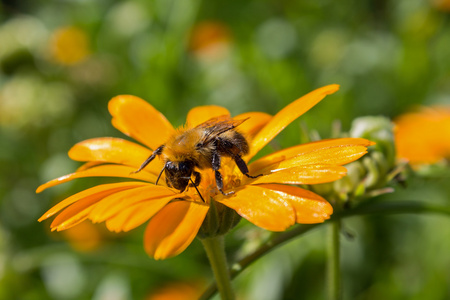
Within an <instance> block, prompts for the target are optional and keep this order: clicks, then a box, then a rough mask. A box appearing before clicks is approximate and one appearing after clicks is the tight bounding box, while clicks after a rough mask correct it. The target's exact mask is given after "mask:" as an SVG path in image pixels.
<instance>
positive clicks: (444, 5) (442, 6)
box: [431, 0, 450, 12]
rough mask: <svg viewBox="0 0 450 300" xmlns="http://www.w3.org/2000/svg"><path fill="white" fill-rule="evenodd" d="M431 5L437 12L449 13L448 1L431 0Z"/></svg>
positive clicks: (449, 2)
mask: <svg viewBox="0 0 450 300" xmlns="http://www.w3.org/2000/svg"><path fill="white" fill-rule="evenodd" d="M431 3H432V5H433V6H434V7H436V8H437V9H439V10H442V11H449V12H450V0H431Z"/></svg>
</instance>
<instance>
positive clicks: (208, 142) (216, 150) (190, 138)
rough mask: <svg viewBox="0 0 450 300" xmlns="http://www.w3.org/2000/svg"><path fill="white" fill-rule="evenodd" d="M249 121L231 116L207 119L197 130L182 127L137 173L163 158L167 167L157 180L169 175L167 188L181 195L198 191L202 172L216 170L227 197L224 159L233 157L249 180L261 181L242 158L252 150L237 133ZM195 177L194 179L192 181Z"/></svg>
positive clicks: (218, 184) (219, 186)
mask: <svg viewBox="0 0 450 300" xmlns="http://www.w3.org/2000/svg"><path fill="white" fill-rule="evenodd" d="M245 120H247V119H242V120H233V119H231V118H230V117H229V116H225V115H224V116H219V117H215V118H212V119H209V120H207V121H206V122H204V123H201V124H200V125H198V126H196V127H193V128H181V129H178V130H177V131H176V133H175V134H173V135H172V136H171V137H170V138H169V139H168V140H167V142H166V143H165V144H163V145H161V146H159V147H158V148H156V150H154V151H153V153H152V154H151V155H150V156H149V157H148V158H147V159H146V160H145V161H144V162H143V163H142V165H141V166H140V167H139V169H138V170H137V171H135V173H137V172H140V171H141V170H143V169H144V168H145V167H146V166H147V165H148V164H149V163H150V162H151V161H152V160H153V159H155V157H156V156H159V157H161V158H162V160H163V162H164V167H163V168H162V170H161V172H160V173H159V176H158V178H157V180H156V184H158V181H159V178H160V177H161V175H162V173H163V172H165V175H166V176H165V177H166V183H167V186H169V187H172V188H175V189H177V190H179V191H180V192H183V191H185V190H186V188H187V187H188V186H189V185H190V183H189V182H191V186H192V185H193V186H194V187H195V188H197V186H198V185H199V184H200V182H201V175H200V173H199V172H198V170H202V169H208V168H210V169H212V170H213V171H214V173H215V180H216V185H217V188H218V190H219V191H220V192H221V193H222V194H223V195H229V194H230V193H232V192H230V193H225V192H224V191H223V179H222V174H221V173H220V172H219V169H220V164H221V158H222V157H231V158H232V159H233V160H234V161H235V163H236V165H237V167H238V168H239V170H240V171H241V172H242V174H244V175H245V176H247V177H249V178H257V177H259V176H261V175H262V174H259V175H257V176H252V175H250V174H249V170H248V167H247V164H246V163H245V161H244V160H243V159H242V156H243V155H245V154H247V153H248V151H249V145H248V142H247V140H246V139H245V137H244V136H243V135H242V134H241V133H239V132H238V131H236V127H238V126H239V125H240V124H242V123H243V122H244V121H245ZM192 177H194V180H192Z"/></svg>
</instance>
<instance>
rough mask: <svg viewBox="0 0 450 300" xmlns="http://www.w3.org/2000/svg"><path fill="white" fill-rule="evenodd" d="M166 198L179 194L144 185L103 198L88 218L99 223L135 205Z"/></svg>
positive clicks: (166, 189)
mask: <svg viewBox="0 0 450 300" xmlns="http://www.w3.org/2000/svg"><path fill="white" fill-rule="evenodd" d="M168 196H174V197H180V194H179V193H176V192H174V191H173V190H171V189H170V188H168V187H163V186H156V185H153V184H146V185H145V186H142V187H139V188H135V189H132V190H126V191H122V192H119V193H115V194H112V195H110V196H108V197H105V198H104V199H102V201H100V202H99V203H97V205H95V208H94V209H93V210H92V212H91V213H90V214H89V218H90V219H91V220H92V221H93V222H94V223H100V222H103V221H105V220H107V219H109V218H112V217H113V216H115V215H116V214H118V213H120V212H121V211H123V210H125V209H127V208H128V207H130V206H133V205H135V204H136V203H139V202H142V201H147V200H154V199H158V198H165V197H168Z"/></svg>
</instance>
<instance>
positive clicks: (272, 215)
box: [216, 185, 295, 231]
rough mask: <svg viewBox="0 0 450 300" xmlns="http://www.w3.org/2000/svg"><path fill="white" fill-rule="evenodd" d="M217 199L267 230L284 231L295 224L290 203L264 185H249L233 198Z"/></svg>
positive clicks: (220, 196) (220, 197)
mask: <svg viewBox="0 0 450 300" xmlns="http://www.w3.org/2000/svg"><path fill="white" fill-rule="evenodd" d="M216 198H217V201H218V202H221V203H222V204H224V205H226V206H228V207H230V208H232V209H234V210H235V211H236V212H237V213H238V214H239V215H241V216H242V217H244V218H246V219H247V220H249V221H250V222H252V223H253V224H255V225H256V226H259V227H261V228H264V229H267V230H271V231H283V230H286V228H288V227H290V226H292V225H293V224H295V211H294V209H293V207H292V205H291V204H290V203H289V201H287V199H285V198H284V197H283V195H280V193H278V192H275V191H272V190H270V189H267V188H265V187H264V185H261V186H255V185H247V186H244V187H243V188H241V189H237V190H235V193H234V194H233V195H231V196H226V197H223V196H222V195H219V196H217V197H216Z"/></svg>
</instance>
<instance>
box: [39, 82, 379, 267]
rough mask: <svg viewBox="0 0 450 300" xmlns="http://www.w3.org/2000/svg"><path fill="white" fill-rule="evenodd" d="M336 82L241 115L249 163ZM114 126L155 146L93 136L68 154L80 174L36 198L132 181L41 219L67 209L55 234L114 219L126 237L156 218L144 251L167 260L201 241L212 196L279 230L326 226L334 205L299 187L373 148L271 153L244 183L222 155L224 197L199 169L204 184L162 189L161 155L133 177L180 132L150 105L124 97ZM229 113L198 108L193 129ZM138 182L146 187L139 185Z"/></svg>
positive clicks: (113, 106) (338, 142) (358, 142)
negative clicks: (66, 187) (88, 180)
mask: <svg viewBox="0 0 450 300" xmlns="http://www.w3.org/2000/svg"><path fill="white" fill-rule="evenodd" d="M338 88H339V86H338V85H329V86H325V87H322V88H319V89H317V90H315V91H313V92H311V93H309V94H307V95H305V96H303V97H301V98H299V99H297V100H296V101H294V102H292V103H291V104H289V105H288V106H286V107H285V108H284V109H282V110H281V111H280V112H279V113H278V114H276V115H274V116H271V115H268V114H266V113H262V112H249V113H244V114H241V115H238V116H236V117H234V119H247V118H248V120H246V121H245V122H244V123H242V124H241V125H239V127H238V129H239V131H240V132H241V133H242V134H244V135H245V136H247V138H248V142H249V146H250V151H249V153H248V154H247V155H246V156H245V157H243V159H244V160H245V161H246V162H248V161H249V160H250V159H251V158H252V157H253V156H254V155H255V154H257V153H258V152H259V151H260V150H261V149H262V148H263V147H264V146H266V145H267V144H268V143H269V142H270V141H271V140H272V139H273V138H274V137H275V136H276V135H277V134H278V133H279V132H280V131H282V130H283V129H284V128H285V127H286V126H287V125H288V124H290V123H291V122H292V121H294V120H295V119H296V118H298V117H299V116H300V115H302V114H303V113H304V112H306V111H307V110H309V109H310V108H311V107H313V106H314V105H315V104H317V103H318V102H319V101H321V100H322V99H323V98H324V97H325V96H326V95H328V94H331V93H334V92H335V91H337V90H338ZM109 111H110V113H111V114H112V116H113V119H112V124H113V125H114V126H115V127H116V128H117V129H119V130H120V131H122V132H123V133H125V134H126V135H129V136H130V137H132V138H134V139H136V140H137V141H139V142H141V143H143V144H144V145H146V146H147V147H148V148H146V147H143V146H140V145H138V144H135V143H132V142H129V141H127V140H123V139H119V138H94V139H90V140H86V141H83V142H80V143H78V144H76V145H75V146H74V147H73V148H72V149H71V150H70V151H69V156H70V157H71V158H72V159H73V160H77V161H85V162H86V164H85V165H83V166H82V167H80V168H79V169H78V170H77V171H76V172H75V173H72V174H68V175H65V176H62V177H60V178H57V179H54V180H51V181H49V182H47V183H45V184H43V185H41V186H40V187H39V188H38V190H37V192H41V191H42V190H44V189H46V188H48V187H51V186H54V185H57V184H60V183H63V182H67V181H69V180H72V179H75V178H82V177H93V176H106V177H124V178H128V179H131V180H133V181H126V182H120V183H110V184H102V185H98V186H95V187H93V188H90V189H87V190H85V191H82V192H79V193H77V194H75V195H73V196H71V197H69V198H67V199H65V200H64V201H62V202H60V203H58V204H57V205H55V206H54V207H53V208H51V209H50V210H49V211H48V212H46V213H45V214H44V215H43V216H42V217H41V218H40V219H39V220H40V221H42V220H44V219H47V218H48V217H50V216H52V215H54V214H56V213H58V212H59V215H58V216H57V217H56V218H55V219H54V220H53V222H52V224H51V228H52V230H58V231H59V230H64V229H67V228H70V227H72V226H74V225H76V224H78V223H80V222H82V221H83V220H85V219H90V220H92V221H93V222H104V221H105V222H106V226H107V228H108V229H109V230H111V231H116V232H120V231H128V230H131V229H133V228H135V227H137V226H139V225H141V224H143V223H144V222H146V221H148V220H149V219H150V221H149V223H148V225H147V228H146V232H145V237H144V245H145V250H146V251H147V253H148V254H149V255H150V256H152V257H154V258H155V259H164V258H168V257H171V256H174V255H177V254H179V253H180V252H182V251H183V250H184V249H186V247H187V246H188V245H189V244H190V243H191V242H192V240H193V239H194V238H195V236H196V235H197V233H198V231H199V229H200V227H201V225H202V223H203V220H204V219H205V217H206V215H207V213H208V211H209V208H210V204H211V203H212V201H213V200H214V201H215V202H218V203H221V204H223V205H225V206H226V207H229V208H231V209H233V210H235V211H236V212H237V213H238V214H239V215H241V216H242V217H244V218H246V219H247V220H249V221H250V222H252V223H253V224H255V225H257V226H259V227H262V228H265V229H267V230H272V231H283V230H285V229H287V228H289V227H290V226H292V225H294V224H295V223H319V222H323V221H324V220H326V219H328V218H329V216H330V215H331V214H332V212H333V208H332V206H331V205H330V204H329V203H328V202H327V201H326V200H325V199H323V198H322V197H320V196H319V195H317V194H314V193H313V192H311V191H308V190H305V189H302V188H300V187H296V186H292V184H317V183H324V182H330V181H334V180H337V179H339V178H341V177H342V176H344V175H345V173H346V169H345V168H344V167H343V166H342V165H344V164H347V163H349V162H352V161H354V160H356V159H358V158H359V157H361V156H362V155H364V154H365V153H366V152H367V149H366V147H367V146H369V145H371V144H372V143H371V142H370V141H368V140H366V139H362V138H342V139H330V140H323V141H318V142H314V143H308V144H303V145H298V146H294V147H291V148H287V149H284V150H281V151H278V152H275V153H272V154H270V155H267V156H264V157H262V158H260V159H257V160H255V161H254V162H252V163H250V164H249V165H248V167H249V170H250V174H263V176H260V177H257V178H247V177H245V176H244V175H243V174H242V173H241V172H240V171H239V169H238V168H237V166H236V163H235V162H234V161H233V160H231V159H227V158H223V160H222V164H221V169H220V171H221V173H222V177H223V186H224V187H223V189H224V191H233V192H234V193H233V194H231V195H228V196H224V195H223V194H221V193H220V192H219V190H218V189H217V186H216V181H215V177H214V172H213V171H212V170H201V175H202V176H201V177H202V180H201V182H200V185H199V186H198V190H199V192H200V194H201V195H202V196H203V199H204V200H205V201H206V203H205V202H204V201H203V200H202V199H201V197H200V196H199V195H198V193H197V191H196V190H195V189H194V188H188V189H187V190H186V191H184V192H182V193H180V192H179V191H178V190H175V189H172V188H168V187H167V186H165V183H164V180H161V181H160V182H161V184H159V185H155V184H154V183H155V181H156V179H157V177H158V175H159V173H160V171H161V169H162V168H163V163H162V161H160V160H159V159H156V160H155V161H153V162H152V163H150V164H149V165H148V166H147V167H146V168H145V169H143V170H142V171H141V172H139V173H133V171H136V170H137V169H138V168H139V166H140V165H141V164H142V162H143V161H145V160H146V159H147V158H148V157H149V155H150V154H151V153H152V150H150V149H156V148H158V147H159V146H160V145H162V144H164V143H165V142H166V140H167V139H168V138H170V137H171V136H172V135H174V134H176V130H175V129H174V128H173V127H172V125H171V124H170V123H169V122H168V121H167V119H166V118H165V117H164V116H163V115H162V114H161V113H160V112H159V111H157V110H156V109H155V108H153V106H151V105H150V104H148V103H147V102H146V101H144V100H142V99H140V98H137V97H134V96H127V95H124V96H117V97H115V98H113V99H112V100H111V101H110V102H109ZM223 115H229V112H228V110H227V109H225V108H223V107H219V106H200V107H196V108H194V109H192V110H191V111H189V113H188V115H187V122H186V127H187V128H192V127H195V126H197V125H199V124H201V123H203V122H205V121H207V120H209V119H210V118H213V117H216V116H223ZM135 180H140V181H135Z"/></svg>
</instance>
